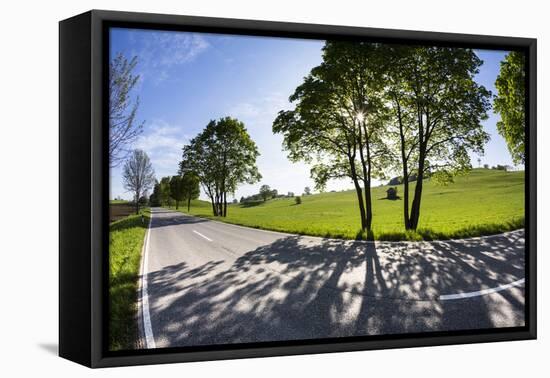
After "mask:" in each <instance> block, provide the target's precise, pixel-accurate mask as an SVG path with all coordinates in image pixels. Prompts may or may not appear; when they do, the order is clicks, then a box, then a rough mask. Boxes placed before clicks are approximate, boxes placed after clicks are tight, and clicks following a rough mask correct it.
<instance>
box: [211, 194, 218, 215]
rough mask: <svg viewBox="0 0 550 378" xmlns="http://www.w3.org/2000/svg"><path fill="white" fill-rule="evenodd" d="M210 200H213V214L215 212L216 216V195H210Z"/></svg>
mask: <svg viewBox="0 0 550 378" xmlns="http://www.w3.org/2000/svg"><path fill="white" fill-rule="evenodd" d="M210 202H212V214H214V216H216V215H217V214H216V204H215V202H214V196H211V197H210Z"/></svg>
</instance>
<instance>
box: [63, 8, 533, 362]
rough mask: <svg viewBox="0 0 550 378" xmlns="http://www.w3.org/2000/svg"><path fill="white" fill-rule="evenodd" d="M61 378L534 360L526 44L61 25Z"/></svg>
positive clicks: (258, 24) (282, 29) (387, 34)
mask: <svg viewBox="0 0 550 378" xmlns="http://www.w3.org/2000/svg"><path fill="white" fill-rule="evenodd" d="M59 69H60V110H59V111H60V270H59V271H60V273H59V274H60V276H59V280H60V317H59V318H60V328H59V329H60V334H59V340H60V341H59V342H60V355H61V356H62V357H65V358H68V359H70V360H73V361H76V362H78V363H81V364H84V365H87V366H91V367H106V366H117V365H135V364H152V363H166V362H179V361H198V360H212V359H228V358H241V357H260V356H274V355H287V354H304V353H320V352H336V351H351V350H366V349H379V348H396V347H412V346H426V345H445V344H455V343H474V342H490V341H504V340H523V339H532V338H535V337H536V245H535V240H536V223H535V220H536V176H535V172H536V161H535V156H536V153H535V147H536V128H535V125H536V119H535V114H536V41H535V40H533V39H525V38H513V37H496V36H479V35H463V34H442V33H432V32H413V31H400V30H383V29H370V28H354V27H342V26H326V25H307V24H292V23H278V22H265V21H247V20H232V19H215V18H201V17H186V16H173V15H158V14H142V13H124V12H110V11H90V12H88V13H85V14H82V15H79V16H75V17H73V18H70V19H67V20H64V21H61V22H60V67H59Z"/></svg>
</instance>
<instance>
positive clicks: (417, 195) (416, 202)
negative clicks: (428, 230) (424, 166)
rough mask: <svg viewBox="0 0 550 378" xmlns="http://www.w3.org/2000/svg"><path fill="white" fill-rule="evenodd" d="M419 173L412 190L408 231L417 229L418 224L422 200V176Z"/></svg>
mask: <svg viewBox="0 0 550 378" xmlns="http://www.w3.org/2000/svg"><path fill="white" fill-rule="evenodd" d="M420 172H421V171H419V173H418V176H417V179H416V187H415V188H414V198H413V202H412V206H411V218H410V229H411V230H415V231H416V229H417V228H418V222H419V220H420V202H421V199H422V182H423V179H424V174H423V173H420Z"/></svg>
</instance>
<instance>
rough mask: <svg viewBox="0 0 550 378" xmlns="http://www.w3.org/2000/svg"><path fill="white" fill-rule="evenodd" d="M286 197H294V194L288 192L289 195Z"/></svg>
mask: <svg viewBox="0 0 550 378" xmlns="http://www.w3.org/2000/svg"><path fill="white" fill-rule="evenodd" d="M286 196H287V197H294V192H288V193H287V194H286Z"/></svg>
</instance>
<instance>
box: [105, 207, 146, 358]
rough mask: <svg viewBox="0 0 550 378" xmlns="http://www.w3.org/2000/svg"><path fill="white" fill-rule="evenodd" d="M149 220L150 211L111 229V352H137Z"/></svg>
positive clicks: (117, 222) (144, 211)
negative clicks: (140, 287) (140, 284)
mask: <svg viewBox="0 0 550 378" xmlns="http://www.w3.org/2000/svg"><path fill="white" fill-rule="evenodd" d="M142 215H143V221H142ZM149 217H150V211H149V209H143V210H141V212H140V214H134V215H130V216H128V217H126V218H124V219H121V220H118V221H116V222H113V223H111V224H110V226H109V231H110V232H109V349H110V350H125V349H135V348H136V344H137V340H138V329H137V318H136V317H137V300H138V279H139V274H140V262H141V250H142V247H143V240H144V238H145V232H146V231H147V226H148V223H149Z"/></svg>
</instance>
